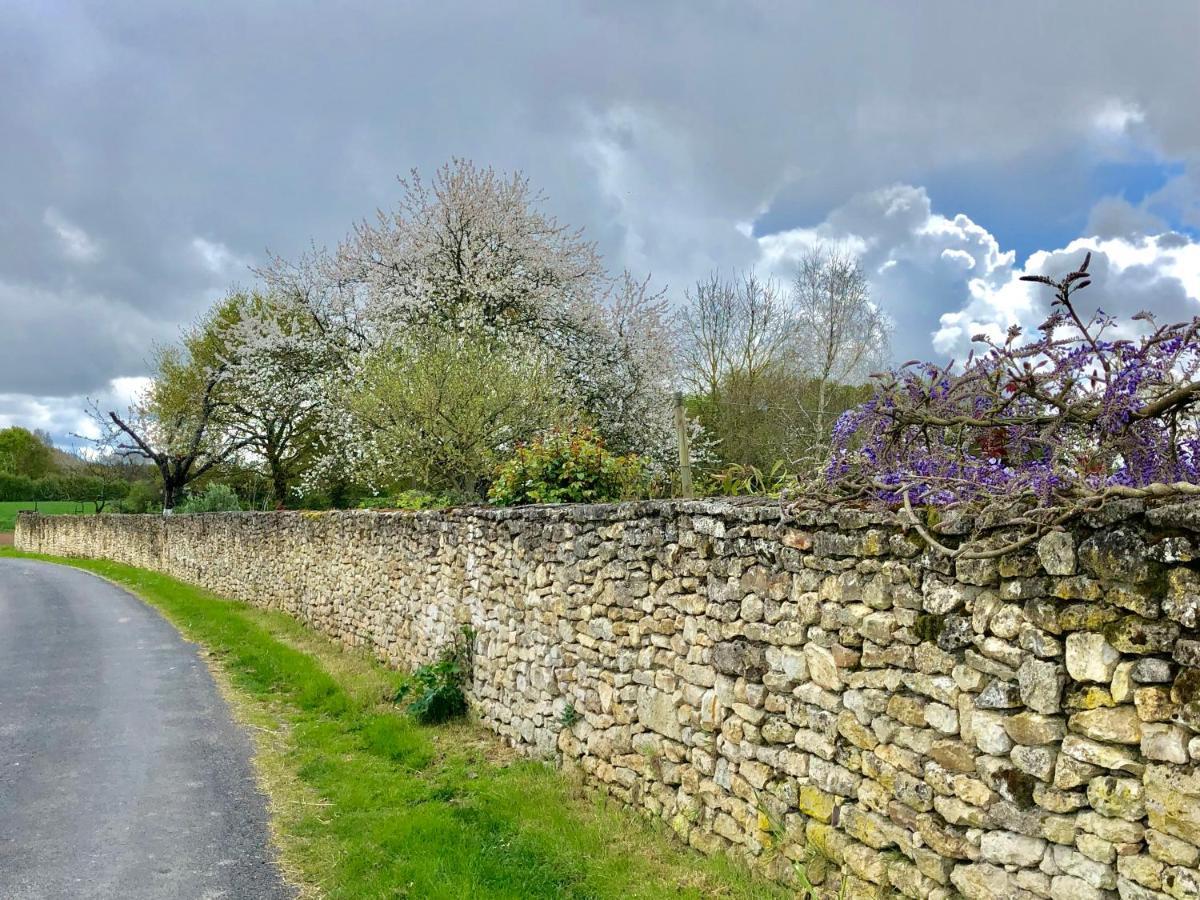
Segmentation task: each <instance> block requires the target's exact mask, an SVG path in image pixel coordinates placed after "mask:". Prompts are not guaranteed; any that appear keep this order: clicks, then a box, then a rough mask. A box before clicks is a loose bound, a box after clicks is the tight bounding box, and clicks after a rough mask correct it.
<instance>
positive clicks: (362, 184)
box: [0, 0, 1200, 402]
mask: <svg viewBox="0 0 1200 900" xmlns="http://www.w3.org/2000/svg"><path fill="white" fill-rule="evenodd" d="M42 6H43V4H37V3H31V2H20V0H18V2H16V3H9V4H6V5H5V6H4V10H3V12H0V134H3V135H4V141H3V142H0V318H2V322H0V326H2V327H0V392H5V393H6V395H9V396H11V395H13V394H22V395H29V396H31V397H38V398H53V397H57V398H70V397H77V396H80V395H83V394H85V393H87V392H89V391H93V390H97V389H99V387H100V386H103V385H106V384H108V383H109V382H111V381H112V379H114V378H119V377H129V376H137V375H142V374H144V373H145V372H146V366H145V358H146V357H147V356H148V350H149V348H150V345H151V344H152V343H153V342H154V341H155V340H163V339H169V338H170V337H171V336H172V335H173V334H175V332H176V330H177V329H178V328H179V327H180V326H181V325H182V324H183V323H185V322H187V321H189V320H192V319H194V318H195V317H196V316H197V315H198V314H199V313H200V312H201V311H202V310H203V309H204V308H205V307H206V306H207V305H208V304H209V303H210V302H211V301H212V299H213V298H214V297H216V296H217V295H218V294H219V293H220V292H221V291H223V290H225V289H227V288H228V287H229V286H230V285H231V284H235V283H238V282H248V281H250V280H251V278H252V276H251V274H250V272H249V271H248V270H247V266H248V264H249V263H251V262H253V261H256V260H262V259H263V258H264V254H265V251H266V250H267V249H270V250H272V251H275V252H279V253H281V254H283V255H285V256H293V255H295V254H297V253H299V252H301V251H303V250H304V249H305V248H306V247H307V246H308V245H309V244H310V242H311V241H313V240H315V241H317V242H318V243H321V244H326V243H331V242H335V241H337V240H338V239H340V238H341V237H342V236H344V234H345V233H346V231H347V230H348V228H349V227H350V226H351V224H352V223H353V222H354V221H356V220H357V219H359V218H361V217H363V216H369V215H370V214H371V213H372V212H373V210H374V209H375V208H376V207H378V206H384V207H389V206H391V205H392V204H393V203H394V202H395V200H396V198H397V195H398V189H397V186H396V184H395V181H394V178H395V175H396V174H397V173H405V172H407V171H408V170H409V169H410V168H411V167H413V166H417V167H419V168H421V169H422V170H423V171H425V172H429V171H430V170H432V169H433V168H435V167H436V166H437V165H438V164H440V163H442V162H444V161H445V160H447V159H448V158H450V157H451V156H454V155H459V156H466V157H469V158H472V159H474V160H476V161H477V162H480V163H486V164H492V165H494V166H496V167H497V168H500V169H505V170H511V169H521V170H523V171H524V172H525V173H526V174H528V175H529V176H530V177H531V179H532V180H533V182H534V183H535V184H536V185H538V186H539V187H541V188H543V189H544V190H545V191H546V193H547V195H548V197H549V207H550V211H551V212H553V213H554V214H556V215H558V216H559V217H560V218H561V219H562V220H563V221H564V222H566V223H570V224H572V225H579V226H585V227H586V229H587V233H588V234H589V236H591V237H592V238H594V239H595V240H597V241H598V243H599V245H600V248H601V251H602V252H603V254H604V255H605V258H606V261H607V263H608V264H609V266H610V267H611V268H613V269H620V268H622V267H624V266H629V267H631V268H634V269H636V270H638V271H639V272H643V273H644V272H646V271H651V272H653V273H654V274H655V281H656V282H657V283H659V284H663V283H668V284H669V285H671V287H672V293H673V295H675V296H679V295H680V294H681V293H682V291H683V288H684V287H686V285H687V284H688V283H689V282H690V281H692V280H694V279H695V278H697V277H701V276H703V275H704V274H706V273H707V272H709V271H711V270H713V269H718V268H720V269H724V270H726V271H728V270H731V269H733V268H736V267H741V266H745V265H748V264H750V263H752V262H754V261H756V260H760V261H762V262H763V264H771V265H778V266H783V265H785V263H786V261H787V260H788V259H790V254H793V253H794V251H795V249H796V248H797V247H799V246H801V245H802V244H803V243H804V241H806V240H808V241H812V240H816V239H824V238H825V237H828V236H829V235H840V236H841V237H842V239H844V240H845V241H847V242H850V243H851V244H853V246H854V247H855V248H856V249H857V250H859V251H860V252H862V253H864V254H865V255H866V257H869V258H870V259H871V261H872V264H873V265H874V266H875V268H876V270H877V272H876V275H875V276H874V277H875V278H876V279H877V287H878V291H879V295H880V297H881V298H882V299H883V302H884V303H885V304H887V305H888V307H889V311H891V312H892V313H893V315H894V316H896V318H897V321H901V322H903V323H905V326H906V332H909V333H911V335H912V337H911V339H908V338H906V339H905V340H904V342H903V343H904V345H905V346H906V347H907V350H908V351H909V352H912V353H915V354H919V355H928V354H929V353H930V352H931V344H930V335H932V334H933V333H935V332H936V331H938V330H939V329H940V328H941V324H940V317H941V315H942V314H943V313H947V312H951V313H953V312H962V311H963V310H964V309H965V308H967V307H969V306H970V304H972V303H974V302H975V295H973V294H971V293H970V287H969V286H970V285H971V284H972V283H973V279H982V281H981V282H980V283H981V284H984V285H994V284H997V283H999V281H1002V280H1003V278H1004V277H1006V276H1007V274H1008V270H1009V268H1010V267H1011V266H1012V265H1015V264H1016V263H1017V262H1018V261H1017V260H1015V259H1014V260H1012V261H1010V262H1006V261H1005V259H1004V257H1005V254H1006V253H1007V252H1009V251H1011V250H1012V247H1013V245H1014V243H1016V242H1015V240H1014V239H1013V238H1012V232H1013V230H1014V229H1017V230H1019V227H1020V225H1021V224H1022V223H1028V224H1029V225H1030V227H1032V226H1033V225H1035V224H1036V225H1037V226H1038V230H1037V239H1036V243H1032V242H1031V243H1030V244H1029V245H1028V246H1026V245H1025V244H1020V245H1019V246H1020V248H1021V251H1022V254H1023V255H1024V254H1025V253H1027V252H1028V251H1029V250H1031V249H1032V248H1034V247H1036V246H1041V247H1046V248H1049V247H1054V246H1058V247H1066V246H1067V245H1068V243H1069V242H1070V241H1071V240H1072V239H1073V238H1075V237H1078V236H1079V235H1080V234H1081V233H1083V230H1084V225H1085V223H1087V221H1088V217H1089V214H1090V215H1092V219H1093V223H1094V225H1093V227H1092V229H1089V230H1094V231H1095V233H1096V234H1097V235H1100V236H1101V237H1104V238H1106V239H1109V238H1114V239H1115V238H1121V239H1125V240H1128V241H1130V242H1133V243H1136V241H1137V240H1138V239H1139V234H1146V233H1149V234H1160V233H1163V232H1164V231H1165V230H1167V229H1175V230H1177V231H1180V232H1181V233H1184V234H1185V235H1186V233H1187V232H1188V229H1189V228H1191V229H1195V228H1198V227H1200V204H1198V202H1197V198H1198V197H1200V186H1198V185H1200V181H1198V179H1197V177H1196V175H1195V173H1196V172H1197V171H1198V170H1197V168H1196V167H1197V166H1198V165H1200V117H1197V116H1195V115H1194V114H1193V107H1194V103H1193V99H1194V98H1193V94H1194V92H1195V90H1194V81H1195V79H1194V77H1193V75H1192V71H1191V68H1190V67H1191V65H1192V59H1193V56H1194V46H1195V43H1196V37H1197V35H1198V34H1200V6H1197V5H1195V4H1175V5H1172V6H1162V7H1159V8H1156V9H1155V10H1154V11H1153V12H1149V13H1148V12H1147V11H1146V10H1144V9H1141V8H1139V7H1135V6H1132V5H1130V4H1123V3H1116V2H1104V0H1099V2H1096V3H1093V4H1092V5H1090V6H1089V8H1088V15H1087V17H1086V21H1085V22H1084V23H1083V24H1081V20H1080V17H1079V15H1078V12H1077V10H1075V9H1074V8H1071V7H1069V6H1068V5H1061V4H1060V5H1047V4H1044V3H1041V2H1036V0H1026V2H1013V3H1006V4H1004V5H1003V7H1002V8H993V7H991V6H988V7H984V6H980V5H975V4H963V3H959V2H955V0H942V2H931V3H927V4H923V5H922V6H921V9H920V11H919V12H914V11H913V10H911V9H909V8H905V7H901V6H900V5H896V4H874V3H856V2H846V3H836V4H833V3H817V2H810V3H794V4H775V3H766V2H756V0H748V2H746V3H741V4H736V5H730V4H725V3H717V2H710V0H697V2H679V0H674V2H664V3H654V4H646V3H638V2H632V0H628V2H612V3H603V4H600V3H594V2H590V0H575V2H559V0H521V2H517V0H501V2H497V3H489V4H481V3H478V2H465V0H445V2H443V3H439V4H437V5H436V6H422V5H412V4H406V5H397V4H378V3H375V4H362V3H358V2H354V0H351V2H350V3H349V4H307V5H305V6H304V8H303V10H302V11H298V10H297V9H296V8H295V5H294V4H288V3H284V2H282V0H263V2H258V3H251V4H247V3H243V2H235V0H210V2H207V3H204V4H193V5H184V6H182V7H181V6H178V5H172V6H171V7H170V8H168V7H165V6H160V5H155V4H146V3H144V2H141V0H112V2H109V3H105V4H103V5H96V4H90V3H85V2H82V0H63V2H61V3H58V4H56V5H55V12H54V15H46V14H45V11H44V9H43V8H42ZM1064 48H1070V49H1069V50H1065V49H1064ZM1065 53H1069V54H1070V57H1069V60H1067V61H1064V54H1065ZM1139 154H1141V155H1148V156H1150V157H1151V158H1153V159H1154V160H1162V161H1165V162H1168V163H1170V164H1172V165H1174V166H1176V169H1177V170H1178V171H1179V172H1181V173H1182V174H1178V175H1176V176H1175V177H1173V178H1172V180H1171V181H1170V182H1169V183H1168V184H1167V185H1164V186H1162V187H1161V188H1160V189H1158V190H1156V191H1154V193H1153V196H1148V197H1141V196H1140V195H1137V196H1134V195H1132V194H1131V195H1130V197H1129V198H1128V203H1127V206H1126V207H1119V206H1118V203H1117V201H1116V200H1114V201H1113V202H1112V203H1110V204H1109V205H1108V206H1107V207H1101V206H1098V205H1097V201H1098V200H1099V199H1100V195H1101V194H1108V193H1111V194H1113V195H1114V196H1115V197H1116V196H1118V195H1119V193H1120V192H1119V191H1115V190H1109V189H1108V188H1105V189H1104V190H1103V191H1098V190H1097V189H1096V186H1095V183H1094V181H1093V180H1092V179H1091V178H1090V177H1089V173H1091V172H1092V171H1093V170H1095V169H1096V168H1098V167H1102V166H1104V165H1106V164H1109V163H1111V162H1113V161H1114V160H1115V161H1124V160H1128V159H1130V158H1140V157H1139ZM1172 171H1176V170H1172ZM951 175H952V176H953V177H952V178H951V177H950V176H951ZM994 181H999V182H1001V187H999V188H997V189H996V191H994V192H993V194H991V195H989V194H987V193H986V192H979V193H977V194H976V195H975V196H976V198H982V199H976V200H973V201H972V202H969V203H968V202H959V200H960V197H959V195H963V194H966V193H969V190H967V188H970V187H973V186H975V185H987V184H989V183H991V182H994ZM948 183H952V184H953V185H957V187H952V188H946V187H945V185H946V184H948ZM1009 184H1014V185H1019V186H1020V191H1019V193H1020V195H1021V196H1022V198H1024V197H1028V198H1029V200H1028V204H1029V208H1028V209H1027V210H1026V211H1025V213H1024V219H1023V220H1021V219H1019V220H1018V222H1017V223H1016V225H1014V224H1013V223H1012V222H1011V221H1010V222H1008V223H1005V224H1001V223H1000V222H999V221H998V217H997V214H996V212H995V209H994V207H995V205H996V204H997V202H998V201H997V199H996V196H995V194H996V193H1004V192H1005V190H1006V188H1005V187H1004V186H1005V185H1009ZM885 185H926V186H927V189H926V190H925V191H924V197H922V196H920V195H919V194H918V193H914V191H920V189H911V188H909V189H888V190H891V191H892V193H891V194H890V195H888V196H887V197H886V198H882V197H872V194H873V193H876V192H875V191H874V189H875V188H878V187H879V186H885ZM963 185H966V186H967V188H964V187H963ZM1156 187H1157V186H1156ZM1009 193H1012V192H1011V191H1009ZM931 196H932V197H933V198H934V199H935V200H936V204H935V203H934V202H933V201H932V200H930V197H931ZM854 198H858V199H857V200H856V199H854ZM1044 198H1051V199H1044ZM884 200H886V202H887V204H890V205H886V204H885V203H884ZM855 203H857V204H858V205H857V206H856V205H855ZM934 206H936V208H937V209H938V210H941V211H943V212H945V215H944V216H939V215H938V214H937V213H934V212H932V209H931V208H932V207H934ZM1093 207H1095V208H1093ZM950 210H954V211H962V212H964V213H966V215H963V216H957V215H951V214H950ZM989 222H991V223H992V224H991V226H990V227H991V231H988V230H986V229H985V228H984V227H982V226H986V225H987V224H988V223H989ZM813 223H817V224H813ZM977 223H980V224H977ZM806 229H807V230H808V231H809V232H811V233H810V234H807V235H806V234H805V231H806ZM1002 233H1003V234H1005V235H1006V237H1007V243H1006V246H1005V247H1003V248H1002V247H1001V246H1000V244H1001V243H1005V242H1002V241H999V240H998V239H996V238H995V235H997V234H1002ZM1047 233H1048V234H1047ZM760 239H773V240H769V241H767V242H765V243H760ZM855 241H857V242H858V243H854V242H855ZM860 245H861V246H860ZM770 253H774V254H775V256H774V257H772V256H771V255H770ZM981 302H982V301H981ZM1014 302H1015V301H1014ZM972 315H975V314H974V313H972ZM922 342H923V343H922ZM898 343H899V342H898ZM39 402H40V401H39ZM47 402H49V401H47ZM55 402H57V401H55Z"/></svg>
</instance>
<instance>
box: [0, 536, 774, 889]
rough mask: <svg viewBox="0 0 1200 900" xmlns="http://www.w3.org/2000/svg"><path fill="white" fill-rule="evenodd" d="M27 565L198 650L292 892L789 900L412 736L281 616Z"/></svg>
mask: <svg viewBox="0 0 1200 900" xmlns="http://www.w3.org/2000/svg"><path fill="white" fill-rule="evenodd" d="M0 555H24V554H16V553H15V552H14V551H6V550H0ZM32 558H37V559H45V560H48V561H51V562H61V563H65V564H68V565H73V566H77V567H79V568H82V569H87V570H89V571H91V572H94V573H96V574H98V575H101V576H103V577H105V578H108V579H110V580H112V581H114V582H116V583H118V584H120V585H123V586H125V587H126V588H128V589H130V590H131V591H133V592H134V593H135V594H137V595H138V596H140V597H142V598H144V599H145V600H146V601H147V602H148V603H150V604H151V605H153V606H155V607H156V608H158V609H159V610H160V611H161V612H162V613H163V614H164V615H165V616H166V617H167V618H168V619H169V620H170V621H172V622H173V623H174V624H175V625H176V626H177V627H178V628H179V629H180V631H181V632H182V633H183V634H184V635H185V636H187V637H188V638H189V639H191V640H194V641H196V642H198V643H199V644H200V645H201V646H202V647H203V648H205V649H206V651H207V652H208V653H209V654H210V656H211V657H212V658H213V660H214V661H215V663H216V665H215V669H216V671H217V675H218V680H220V681H222V682H223V683H224V684H225V686H226V693H227V695H229V696H230V698H231V701H232V703H233V705H234V707H235V709H236V710H237V712H238V715H239V717H240V718H241V719H242V721H243V722H244V723H246V724H247V725H249V726H250V727H251V729H252V731H253V733H254V734H255V736H256V739H257V744H258V748H259V750H258V754H257V758H256V763H257V765H258V767H259V770H260V772H261V773H262V777H263V783H264V786H265V788H266V790H267V792H268V794H269V795H270V798H271V806H272V828H273V831H274V832H275V837H276V841H277V843H278V846H279V850H280V858H281V863H282V865H283V867H284V869H285V871H286V872H287V873H288V875H289V877H290V878H292V880H293V881H295V882H296V883H298V884H299V885H300V886H301V889H302V891H303V893H304V894H305V895H306V896H312V897H327V898H384V897H387V898H395V897H405V898H422V900H425V898H447V900H450V898H454V900H460V898H477V897H479V898H483V897H504V898H537V897H561V898H610V897H611V898H618V897H619V898H627V897H634V898H660V897H663V898H665V897H671V898H680V897H692V898H707V897H715V898H751V897H753V898H771V897H784V896H789V894H787V893H786V892H784V891H782V890H781V889H779V888H777V887H775V886H772V885H770V884H767V883H765V882H763V881H760V880H758V879H756V878H754V877H752V876H751V875H750V874H749V873H748V872H747V870H746V869H744V868H743V867H742V866H741V865H740V864H738V863H735V862H733V861H731V860H728V859H725V858H705V857H702V856H700V855H699V854H697V853H695V852H693V851H691V850H689V849H688V848H686V847H684V846H682V845H681V844H680V843H679V842H678V841H676V840H675V839H674V836H673V835H672V834H671V833H670V832H669V830H667V829H666V828H665V827H663V826H662V825H661V824H660V823H658V822H657V821H649V820H647V819H645V818H643V817H641V816H639V815H637V814H634V813H632V812H630V811H628V810H626V809H625V808H623V807H621V806H620V805H619V804H618V803H617V802H616V801H614V800H606V798H605V797H604V795H603V794H601V793H597V792H595V791H590V790H587V789H585V788H584V787H582V786H581V785H579V784H577V783H576V782H574V781H573V780H572V779H570V778H568V777H567V776H565V775H564V774H562V773H560V772H558V771H556V770H555V769H554V768H553V767H552V766H550V765H548V764H546V763H541V762H536V761H530V760H523V759H519V758H517V757H516V756H515V755H514V754H513V753H512V752H511V751H509V750H507V749H506V748H504V747H503V746H502V744H501V743H500V742H499V741H498V740H497V739H496V738H495V737H494V736H492V735H490V734H489V733H487V732H485V731H484V729H482V728H481V727H479V726H476V725H471V724H468V723H461V724H455V725H450V726H435V727H423V726H420V725H417V724H416V723H414V722H413V721H412V720H410V719H409V718H408V717H406V716H404V715H403V714H401V713H400V712H399V711H398V710H397V709H396V708H395V706H394V705H393V704H392V703H391V702H390V701H389V699H388V698H389V697H390V696H391V694H392V692H393V691H394V690H395V688H396V686H397V684H398V682H399V675H398V674H397V673H396V672H393V671H391V670H388V669H386V668H384V667H383V666H381V665H379V664H377V663H376V662H375V661H373V660H372V659H369V658H367V657H366V656H365V655H362V654H359V653H356V652H352V651H346V650H343V649H341V648H340V647H338V646H337V645H335V644H334V643H333V642H332V641H330V640H328V639H326V638H324V637H322V636H320V635H318V634H316V633H314V632H313V631H311V630H309V629H307V628H305V627H304V626H302V625H301V624H300V623H298V622H297V621H296V620H294V619H292V618H291V617H290V616H287V615H285V614H282V613H276V612H269V611H265V610H260V609H257V608H254V607H251V606H248V605H246V604H242V603H237V602H233V601H228V600H224V599H222V598H219V597H216V596H214V595H212V594H210V593H207V592H205V591H203V590H200V589H198V588H195V587H192V586H190V585H187V584H183V583H181V582H179V581H176V580H174V579H171V578H168V577H166V576H163V575H158V574H155V573H152V572H148V571H145V570H141V569H136V568H132V567H130V566H124V565H119V564H116V563H110V562H101V561H92V560H74V559H70V560H67V559H55V558H50V557H41V556H36V557H32Z"/></svg>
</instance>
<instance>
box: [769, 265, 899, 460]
mask: <svg viewBox="0 0 1200 900" xmlns="http://www.w3.org/2000/svg"><path fill="white" fill-rule="evenodd" d="M791 304H792V308H793V310H794V315H795V322H796V335H797V337H798V341H797V351H798V357H799V364H800V367H801V372H802V373H803V374H804V375H805V376H807V377H808V378H809V379H810V380H811V382H812V384H813V387H814V388H815V392H816V396H815V408H814V410H813V416H814V421H813V432H814V434H816V435H818V436H822V435H826V434H827V433H828V431H829V429H830V428H831V427H832V425H833V420H834V418H836V416H837V414H838V413H840V412H841V410H840V409H835V408H833V406H832V405H831V399H832V396H833V390H832V389H833V388H835V387H836V386H840V385H855V384H861V383H863V382H864V381H865V380H866V377H867V376H868V375H869V374H870V373H871V372H873V371H876V370H877V369H879V368H881V367H883V366H884V365H886V363H887V360H888V356H889V351H890V343H891V332H892V323H891V321H890V320H889V319H888V317H887V315H886V314H884V312H883V311H882V310H880V308H879V307H878V306H876V305H875V304H874V303H873V302H872V301H871V292H870V288H869V285H868V283H867V278H866V275H865V274H864V272H863V270H862V267H861V266H860V265H859V264H858V261H857V260H856V259H855V258H854V257H853V256H851V255H850V254H848V253H846V252H845V251H843V250H839V249H837V248H833V247H826V246H818V247H815V248H813V249H812V250H810V251H809V252H808V253H807V254H806V255H805V256H804V258H803V259H802V260H801V261H800V263H799V265H798V266H797V268H796V277H795V280H794V281H793V282H792V296H791Z"/></svg>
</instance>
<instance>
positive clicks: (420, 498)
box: [358, 491, 455, 509]
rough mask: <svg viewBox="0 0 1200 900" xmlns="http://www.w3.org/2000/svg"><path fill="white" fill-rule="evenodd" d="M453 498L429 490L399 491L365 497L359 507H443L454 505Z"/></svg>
mask: <svg viewBox="0 0 1200 900" xmlns="http://www.w3.org/2000/svg"><path fill="white" fill-rule="evenodd" d="M454 505H455V503H454V498H452V497H450V496H449V495H447V494H432V493H430V492H429V491H401V492H400V493H398V494H391V495H388V496H384V497H367V498H365V499H364V500H363V501H362V502H361V503H359V504H358V508H359V509H445V508H446V507H448V506H454Z"/></svg>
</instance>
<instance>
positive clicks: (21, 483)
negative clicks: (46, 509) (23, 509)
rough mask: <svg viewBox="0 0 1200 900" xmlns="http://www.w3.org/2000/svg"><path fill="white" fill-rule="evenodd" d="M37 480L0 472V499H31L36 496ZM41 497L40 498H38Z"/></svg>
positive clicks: (8, 500)
mask: <svg viewBox="0 0 1200 900" xmlns="http://www.w3.org/2000/svg"><path fill="white" fill-rule="evenodd" d="M36 492H37V482H35V481H34V480H33V479H32V478H26V477H25V476H24V475H13V474H11V473H9V472H0V501H6V502H13V501H23V500H33V499H34V498H35V497H37V493H36ZM38 499H41V498H38Z"/></svg>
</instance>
